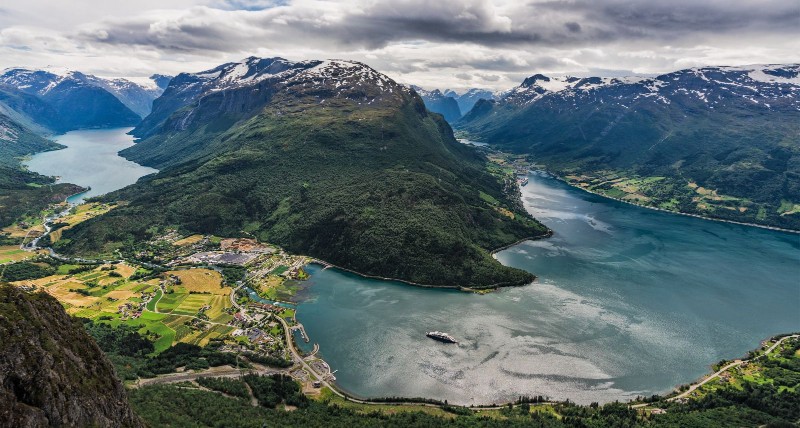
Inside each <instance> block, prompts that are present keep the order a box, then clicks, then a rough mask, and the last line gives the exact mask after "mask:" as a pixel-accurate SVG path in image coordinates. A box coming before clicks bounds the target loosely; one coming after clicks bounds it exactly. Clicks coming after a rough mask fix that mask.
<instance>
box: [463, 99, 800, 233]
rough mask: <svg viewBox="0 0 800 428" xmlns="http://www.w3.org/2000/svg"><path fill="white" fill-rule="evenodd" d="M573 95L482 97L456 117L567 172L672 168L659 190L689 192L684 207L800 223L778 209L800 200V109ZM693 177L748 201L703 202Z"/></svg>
mask: <svg viewBox="0 0 800 428" xmlns="http://www.w3.org/2000/svg"><path fill="white" fill-rule="evenodd" d="M567 101H568V102H569V105H568V106H567V107H565V106H564V102H562V101H552V100H550V99H548V98H544V99H542V100H540V101H538V102H536V103H533V104H531V105H530V106H528V107H525V108H517V107H514V106H511V105H503V104H502V103H498V104H496V105H494V106H492V107H490V103H482V104H481V106H482V107H483V108H482V109H478V110H481V111H480V112H478V111H476V110H474V111H473V114H472V115H471V116H470V117H467V118H465V119H464V120H462V122H461V123H459V124H457V126H459V127H460V128H461V129H463V130H464V131H466V132H468V133H469V134H470V135H472V136H473V138H479V139H481V140H483V141H487V142H489V143H492V144H495V145H497V146H498V147H499V148H502V149H505V150H511V151H514V152H517V153H530V154H531V155H532V156H533V157H534V160H535V161H537V162H540V163H543V164H545V165H546V166H547V167H548V168H550V169H552V170H553V171H555V172H557V173H559V174H562V175H567V174H573V173H574V174H586V175H590V176H602V175H605V173H607V172H608V171H609V170H613V171H615V172H616V173H617V174H618V175H625V176H628V177H633V176H637V175H638V176H664V177H668V178H669V180H666V181H665V182H664V183H665V184H670V185H671V187H669V188H662V189H659V190H658V192H655V194H654V196H655V197H656V198H657V199H658V201H668V200H670V199H672V198H677V199H680V200H683V201H684V202H685V203H683V204H682V205H681V206H680V209H681V211H684V212H693V213H699V214H704V215H709V216H712V217H719V218H726V219H732V220H738V221H746V222H753V223H760V224H769V225H774V226H780V227H786V228H793V229H800V215H783V216H781V215H780V214H781V208H780V207H781V204H782V203H783V204H785V203H786V202H785V201H791V202H800V145H798V137H797V136H798V135H799V134H800V112H797V111H792V110H790V109H782V110H768V109H764V108H763V107H753V105H752V104H749V105H748V101H746V100H736V99H732V100H728V101H727V102H725V103H721V104H719V105H715V108H713V109H709V108H707V107H706V106H705V105H702V104H698V102H697V100H693V99H689V98H680V97H678V98H673V99H672V102H671V103H670V104H663V103H658V102H656V101H654V100H653V99H649V98H643V99H641V100H639V101H637V102H636V103H634V105H633V106H631V108H629V109H626V108H623V107H621V106H619V105H615V104H614V103H610V102H606V103H599V102H598V101H597V99H594V98H592V96H586V95H578V96H576V98H575V100H572V99H569V100H567ZM573 102H574V103H575V106H574V107H573V106H572V103H573ZM689 181H693V182H697V183H698V184H699V185H700V186H703V187H705V188H710V189H716V190H718V191H719V193H720V194H726V195H731V196H733V197H738V198H741V199H743V200H745V202H743V204H742V206H749V209H747V210H745V211H744V212H740V211H738V210H730V209H722V210H719V209H718V210H712V211H711V212H708V211H704V210H702V209H701V208H699V207H698V205H697V203H696V201H693V200H692V199H693V198H694V197H696V195H693V192H692V191H691V189H688V188H686V184H687V183H688V182H689ZM656 205H657V204H656ZM760 208H763V210H761V211H762V213H763V214H762V215H761V216H759V215H758V213H759V211H760Z"/></svg>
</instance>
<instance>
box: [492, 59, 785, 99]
mask: <svg viewBox="0 0 800 428" xmlns="http://www.w3.org/2000/svg"><path fill="white" fill-rule="evenodd" d="M798 91H800V64H792V65H753V66H743V67H702V68H691V69H686V70H681V71H676V72H674V73H668V74H663V75H660V76H657V77H641V76H631V77H573V76H556V77H548V76H544V75H542V74H536V75H533V76H531V77H528V78H527V79H525V80H524V81H523V82H522V84H521V85H520V86H518V87H516V88H514V89H512V90H510V91H507V92H505V93H503V94H502V95H501V96H500V100H501V102H507V103H512V104H517V105H527V104H531V103H534V102H537V101H539V100H541V99H544V98H546V97H560V98H563V99H569V98H574V99H575V100H578V99H581V98H582V97H585V96H589V97H598V96H602V97H606V99H605V100H604V102H609V101H610V102H622V103H625V102H628V103H630V102H635V101H636V100H639V99H641V98H648V97H650V98H653V99H654V100H657V101H658V102H662V103H670V102H671V99H672V98H675V97H680V98H686V97H688V98H692V99H694V100H697V101H701V102H703V103H704V104H707V105H708V106H709V108H713V106H714V105H715V104H719V103H724V102H725V100H727V99H730V98H731V97H738V98H742V99H745V100H748V101H749V102H751V103H753V104H754V105H761V106H762V107H764V108H770V107H771V106H773V105H785V104H786V103H789V104H791V105H793V106H794V107H795V108H800V97H798V95H799V94H800V92H798Z"/></svg>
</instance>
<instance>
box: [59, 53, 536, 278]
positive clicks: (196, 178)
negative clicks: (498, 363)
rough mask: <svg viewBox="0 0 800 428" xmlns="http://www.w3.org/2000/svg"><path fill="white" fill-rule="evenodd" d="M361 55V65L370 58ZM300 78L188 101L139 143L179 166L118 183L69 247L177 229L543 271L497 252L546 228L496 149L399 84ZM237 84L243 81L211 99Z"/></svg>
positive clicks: (368, 270)
mask: <svg viewBox="0 0 800 428" xmlns="http://www.w3.org/2000/svg"><path fill="white" fill-rule="evenodd" d="M358 67H359V69H358V70H356V72H357V73H362V71H363V70H362V69H360V67H366V66H362V65H359V66H358ZM373 73H374V71H373ZM302 76H303V75H301V78H300V81H294V82H289V83H288V84H287V83H284V82H281V83H276V84H275V85H274V87H272V88H271V90H273V91H274V96H272V97H271V98H270V99H269V100H268V101H267V102H266V104H265V105H264V106H263V107H258V110H257V114H255V115H254V116H253V115H250V117H249V118H248V117H247V114H244V115H243V114H242V113H241V112H239V111H234V112H230V111H227V110H224V108H223V107H222V106H221V105H219V104H215V103H214V102H213V99H211V100H208V101H207V100H204V101H203V102H199V103H197V104H193V105H192V106H190V107H185V108H183V109H181V110H178V111H177V112H176V113H175V114H174V115H173V117H172V119H170V120H168V121H167V124H166V125H164V127H163V130H162V132H160V133H159V134H158V135H156V136H154V137H152V138H150V139H148V140H145V141H144V142H141V143H139V145H137V146H136V147H135V150H133V149H132V150H130V151H129V153H128V155H129V156H130V157H132V158H134V159H136V160H138V161H142V162H144V163H146V164H147V163H149V164H152V165H159V166H161V165H165V164H166V165H167V167H166V168H165V169H163V170H162V171H161V172H160V173H159V174H157V175H156V176H154V177H152V178H148V179H146V180H144V181H142V182H140V183H138V184H136V185H133V186H131V187H128V188H126V189H123V190H121V191H119V192H117V193H113V194H111V195H108V196H107V197H106V198H107V199H110V200H111V199H114V200H117V199H119V200H124V201H127V202H128V203H127V204H126V205H125V206H123V207H120V208H118V209H115V210H113V211H112V212H110V213H109V214H107V215H105V216H103V217H101V218H97V219H94V220H91V221H88V222H85V223H83V224H81V225H80V226H78V227H75V228H74V229H71V230H70V231H68V232H67V233H65V234H64V237H65V238H66V239H64V240H62V242H63V244H61V245H62V246H61V248H60V251H67V252H71V253H83V254H98V253H109V252H111V251H113V250H115V249H119V248H130V247H131V246H132V245H133V243H135V242H138V241H141V240H146V239H149V238H150V237H152V236H153V235H155V234H158V233H161V232H163V231H165V230H166V229H168V228H178V229H180V230H183V231H186V232H192V233H213V234H216V235H220V236H243V235H248V236H250V235H252V236H255V237H257V238H258V239H260V240H262V241H266V242H271V243H275V244H278V245H281V246H283V247H284V248H286V249H288V250H289V251H292V252H296V253H302V254H307V255H311V256H314V257H317V258H320V259H322V260H325V261H327V262H330V263H333V264H337V265H340V266H343V267H345V268H348V269H353V270H355V271H358V272H361V273H364V274H369V275H375V276H381V277H392V278H398V279H402V280H407V281H413V282H418V283H422V284H433V285H461V286H474V287H486V286H496V285H515V284H523V283H526V282H529V281H531V280H532V279H533V276H532V275H531V274H529V273H527V272H523V271H520V270H517V269H513V268H508V267H504V266H502V265H501V264H500V263H498V262H497V261H495V260H494V259H493V258H492V257H491V255H490V251H491V250H492V249H495V248H498V247H501V246H503V245H506V244H509V243H512V242H515V241H517V240H519V239H523V238H526V237H531V236H538V235H542V234H543V233H544V232H545V231H546V229H545V228H544V226H542V225H541V224H539V223H538V222H536V221H535V220H533V219H532V218H530V217H529V216H528V215H527V214H526V213H524V211H523V210H522V208H521V206H520V204H519V201H518V196H517V195H506V194H504V192H503V189H504V183H502V182H501V181H500V180H499V179H497V178H495V177H493V176H492V175H490V174H488V173H487V172H486V171H485V164H486V159H485V158H483V157H482V156H481V155H478V154H477V153H476V152H474V151H473V150H472V149H471V148H469V147H466V146H464V145H461V144H459V143H458V142H456V141H455V139H454V138H453V135H452V131H451V129H450V127H449V126H448V125H447V124H446V123H445V122H444V120H443V119H442V117H441V116H439V115H434V114H430V113H428V112H427V111H426V110H425V107H424V105H423V104H422V101H421V100H420V99H419V97H418V96H416V95H415V94H413V93H412V92H410V91H408V90H404V89H402V87H400V86H399V85H396V84H395V83H394V82H391V84H392V85H393V88H392V89H393V90H392V91H387V90H386V89H381V88H380V87H379V86H378V85H376V84H374V83H372V82H367V83H364V82H363V81H359V82H354V81H353V80H352V79H351V78H352V77H353V76H354V75H343V76H337V80H338V81H341V82H344V83H345V84H346V85H347V86H343V85H342V84H340V85H339V86H337V87H336V88H338V89H337V90H338V91H339V92H338V93H337V92H336V90H335V89H333V88H332V87H331V86H320V85H319V84H310V83H313V82H314V80H313V79H316V78H317V77H315V76H311V77H308V79H311V80H302V79H304V78H305V77H302ZM348 76H349V77H348ZM387 81H388V79H387ZM335 83H336V81H334V82H333V83H331V82H330V79H328V83H327V84H326V85H334V84H335ZM342 87H344V88H345V89H341V88H342ZM248 91H249V90H248ZM167 93H170V91H169V89H168V91H167ZM246 93H249V92H246ZM246 93H245V94H246ZM237 96H242V92H241V91H240V92H236V91H233V90H232V91H231V93H228V94H222V95H219V93H214V94H211V95H210V96H209V97H218V98H220V97H221V98H225V97H227V98H228V99H230V98H231V97H237ZM320 99H323V100H324V103H323V102H321V101H320ZM367 100H369V101H367ZM365 101H367V102H365ZM195 106H197V107H195ZM204 106H212V107H204ZM206 108H214V109H219V110H216V111H217V112H218V113H217V114H214V111H208V110H204V109H206ZM187 112H188V113H187ZM187 114H188V116H190V117H208V118H209V119H208V120H203V121H198V122H196V123H192V124H190V125H188V126H187V129H185V130H179V131H174V129H175V125H174V123H177V122H179V123H181V124H184V123H185V121H179V120H178V119H176V118H180V117H187ZM242 116H245V118H244V119H240V118H241V117H242ZM237 120H238V121H237ZM170 154H172V156H173V157H172V158H170ZM175 154H179V156H180V157H179V158H178V159H182V160H183V162H181V161H178V160H175V159H176V158H175V156H176V155H175ZM170 159H171V160H170ZM481 192H483V193H485V194H488V195H492V196H493V197H494V198H495V199H497V200H498V201H501V205H502V207H505V208H506V209H507V210H508V211H506V210H501V209H499V208H498V207H495V206H492V205H490V204H488V203H487V202H485V201H484V200H483V199H482V198H481V196H480V195H481ZM509 214H510V215H509ZM512 217H513V218H512Z"/></svg>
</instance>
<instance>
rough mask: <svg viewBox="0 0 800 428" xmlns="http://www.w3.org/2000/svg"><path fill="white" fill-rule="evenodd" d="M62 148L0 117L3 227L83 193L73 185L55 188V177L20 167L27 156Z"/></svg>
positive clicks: (59, 185) (0, 186) (0, 225)
mask: <svg viewBox="0 0 800 428" xmlns="http://www.w3.org/2000/svg"><path fill="white" fill-rule="evenodd" d="M62 147H63V146H61V145H59V144H56V143H54V142H52V141H49V140H46V139H44V138H42V137H40V136H38V135H37V134H35V133H34V132H32V131H30V130H29V129H28V128H26V127H25V126H23V125H21V124H19V123H17V122H15V121H14V120H12V119H11V118H9V117H8V116H5V115H3V114H2V113H0V227H2V226H8V225H9V224H11V223H13V222H14V221H15V220H16V219H19V218H21V217H24V216H31V215H38V214H39V212H40V211H41V210H43V209H44V208H45V207H47V205H49V204H51V203H54V202H61V201H63V200H64V199H65V198H66V197H67V196H69V195H71V194H73V193H76V192H77V191H78V190H80V189H81V188H80V187H79V186H75V185H72V184H52V183H53V181H54V180H53V178H52V177H45V176H42V175H39V174H36V173H33V172H30V171H27V170H25V169H23V168H22V166H21V165H20V160H21V158H22V157H23V156H26V155H30V154H33V153H37V152H43V151H48V150H57V149H60V148H62Z"/></svg>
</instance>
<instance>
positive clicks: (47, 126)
mask: <svg viewBox="0 0 800 428" xmlns="http://www.w3.org/2000/svg"><path fill="white" fill-rule="evenodd" d="M0 114H2V115H4V116H6V117H8V118H9V119H11V120H14V121H15V122H16V123H18V124H20V125H22V126H25V127H26V128H28V129H30V130H31V131H34V132H36V133H38V134H41V135H44V134H47V133H52V132H58V131H61V129H60V127H61V123H60V121H59V113H58V112H57V111H56V110H55V109H54V108H53V107H52V106H51V105H50V104H48V103H46V102H45V101H43V100H41V99H39V97H37V96H36V95H31V94H28V93H25V92H23V91H21V90H19V89H17V88H15V87H13V86H9V85H5V84H0Z"/></svg>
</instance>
